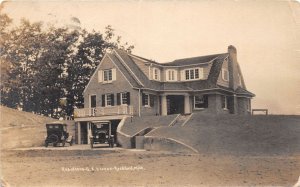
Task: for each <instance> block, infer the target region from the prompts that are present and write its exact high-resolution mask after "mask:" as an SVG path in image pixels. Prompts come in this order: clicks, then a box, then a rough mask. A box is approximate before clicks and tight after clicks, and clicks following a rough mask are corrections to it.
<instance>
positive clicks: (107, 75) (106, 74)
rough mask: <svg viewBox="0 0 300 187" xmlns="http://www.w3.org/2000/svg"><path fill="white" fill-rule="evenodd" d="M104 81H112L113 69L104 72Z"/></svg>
mask: <svg viewBox="0 0 300 187" xmlns="http://www.w3.org/2000/svg"><path fill="white" fill-rule="evenodd" d="M103 80H104V81H105V82H108V81H112V70H111V69H108V70H104V71H103Z"/></svg>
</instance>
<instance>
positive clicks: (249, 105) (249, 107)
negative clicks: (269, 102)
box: [247, 99, 251, 111]
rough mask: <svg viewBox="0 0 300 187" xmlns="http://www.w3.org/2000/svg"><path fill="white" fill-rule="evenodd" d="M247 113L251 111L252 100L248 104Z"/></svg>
mask: <svg viewBox="0 0 300 187" xmlns="http://www.w3.org/2000/svg"><path fill="white" fill-rule="evenodd" d="M247 111H251V100H250V99H248V102H247Z"/></svg>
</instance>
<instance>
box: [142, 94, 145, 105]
mask: <svg viewBox="0 0 300 187" xmlns="http://www.w3.org/2000/svg"><path fill="white" fill-rule="evenodd" d="M145 97H146V95H145V94H144V93H143V94H142V105H143V106H145Z"/></svg>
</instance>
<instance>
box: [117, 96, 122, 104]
mask: <svg viewBox="0 0 300 187" xmlns="http://www.w3.org/2000/svg"><path fill="white" fill-rule="evenodd" d="M117 105H121V94H120V93H117Z"/></svg>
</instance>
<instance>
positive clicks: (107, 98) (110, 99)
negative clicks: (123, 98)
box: [101, 94, 115, 107]
mask: <svg viewBox="0 0 300 187" xmlns="http://www.w3.org/2000/svg"><path fill="white" fill-rule="evenodd" d="M101 102H102V105H101V106H102V107H106V106H114V105H115V104H114V94H103V95H102V99H101Z"/></svg>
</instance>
